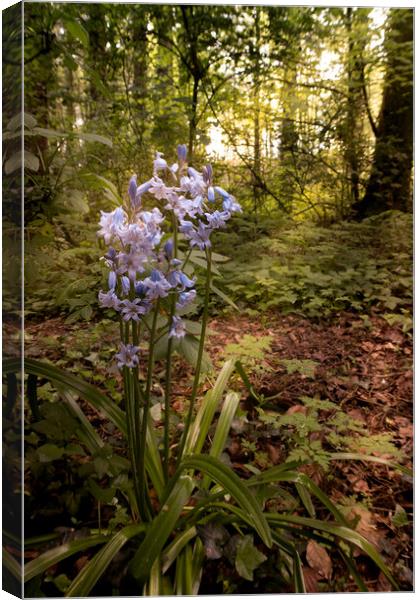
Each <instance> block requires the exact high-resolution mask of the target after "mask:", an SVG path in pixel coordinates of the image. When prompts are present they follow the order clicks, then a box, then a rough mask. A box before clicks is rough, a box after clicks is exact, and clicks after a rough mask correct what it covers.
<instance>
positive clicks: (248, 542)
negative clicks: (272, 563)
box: [235, 535, 267, 581]
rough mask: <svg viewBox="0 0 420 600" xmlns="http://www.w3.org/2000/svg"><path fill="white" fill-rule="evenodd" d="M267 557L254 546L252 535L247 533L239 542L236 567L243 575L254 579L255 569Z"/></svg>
mask: <svg viewBox="0 0 420 600" xmlns="http://www.w3.org/2000/svg"><path fill="white" fill-rule="evenodd" d="M265 560H267V557H266V556H265V555H264V554H263V553H262V552H260V551H259V550H258V549H257V548H256V547H255V546H254V538H253V536H252V535H245V536H244V537H243V538H242V539H241V540H239V542H238V546H237V551H236V559H235V567H236V570H237V572H238V573H239V575H240V576H241V577H243V578H244V579H247V580H248V581H253V579H254V571H255V569H256V568H257V567H259V566H260V564H261V563H263V562H264V561H265Z"/></svg>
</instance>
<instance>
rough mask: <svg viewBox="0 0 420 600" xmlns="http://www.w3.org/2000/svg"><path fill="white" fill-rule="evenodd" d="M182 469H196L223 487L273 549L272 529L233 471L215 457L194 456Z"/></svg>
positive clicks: (187, 459) (189, 457)
mask: <svg viewBox="0 0 420 600" xmlns="http://www.w3.org/2000/svg"><path fill="white" fill-rule="evenodd" d="M180 468H182V469H196V470H198V471H201V472H202V473H204V474H206V475H208V476H209V477H210V479H212V480H213V481H214V482H216V483H218V484H219V485H221V486H222V487H223V488H224V489H225V490H226V492H227V493H229V494H230V495H231V496H233V498H234V499H235V500H236V502H237V503H238V504H239V506H240V507H241V508H242V509H243V510H244V511H245V512H246V513H248V515H249V516H250V518H251V520H252V523H253V526H254V529H255V530H256V531H257V533H258V534H259V536H260V537H261V539H262V540H263V542H264V543H265V544H266V546H268V547H269V548H271V546H272V543H273V542H272V539H271V533H270V528H269V526H268V524H267V521H266V519H265V517H264V515H263V512H262V510H261V509H260V506H259V504H258V502H257V500H256V499H255V497H254V496H253V495H252V494H251V493H250V491H249V490H248V488H247V487H246V486H245V484H244V483H243V482H242V481H241V479H240V478H239V477H238V476H237V475H236V473H234V472H233V471H232V470H231V469H229V468H228V467H226V465H224V464H223V463H222V462H220V460H217V459H215V458H214V457H213V456H202V455H194V456H187V457H186V458H184V459H183V461H182V463H181V465H180Z"/></svg>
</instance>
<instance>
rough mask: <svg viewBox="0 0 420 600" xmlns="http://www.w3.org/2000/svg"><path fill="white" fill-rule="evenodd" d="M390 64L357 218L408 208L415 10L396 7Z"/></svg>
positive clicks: (387, 42) (388, 53)
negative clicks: (371, 156)
mask: <svg viewBox="0 0 420 600" xmlns="http://www.w3.org/2000/svg"><path fill="white" fill-rule="evenodd" d="M385 51H386V58H387V66H386V73H385V80H384V87H383V97H382V106H381V111H380V115H379V122H378V125H377V128H376V143H375V151H374V156H373V163H372V168H371V173H370V177H369V181H368V184H367V187H366V194H365V196H364V198H363V200H362V201H361V202H360V203H358V204H356V205H355V211H356V215H357V217H358V218H363V217H365V216H367V215H370V214H375V213H379V212H382V211H384V210H389V209H398V210H408V209H409V208H410V204H411V170H412V163H413V11H412V10H410V9H396V10H393V11H391V14H390V17H389V22H388V28H387V33H386V40H385Z"/></svg>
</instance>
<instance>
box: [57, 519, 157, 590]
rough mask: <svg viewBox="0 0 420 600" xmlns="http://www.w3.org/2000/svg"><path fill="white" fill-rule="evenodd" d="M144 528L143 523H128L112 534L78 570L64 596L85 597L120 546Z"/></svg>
mask: <svg viewBox="0 0 420 600" xmlns="http://www.w3.org/2000/svg"><path fill="white" fill-rule="evenodd" d="M145 528H146V525H145V524H144V523H141V524H140V525H128V526H127V527H124V529H121V531H118V533H116V534H114V535H113V536H112V538H111V539H110V540H109V542H108V543H107V544H106V546H104V548H102V549H101V550H100V551H99V552H98V553H97V554H96V555H95V556H94V557H93V558H92V559H91V560H90V561H89V562H88V563H87V565H86V566H85V567H84V568H83V569H82V570H81V571H80V573H79V574H78V575H77V577H76V578H75V579H74V580H73V581H72V583H71V584H70V587H69V588H68V590H67V592H66V597H69V598H74V597H75V596H78V597H82V598H83V597H85V596H88V595H89V592H90V591H91V589H92V588H93V586H94V585H95V584H96V582H97V581H98V579H99V578H100V577H101V576H102V574H103V573H104V571H105V569H106V568H107V567H108V566H109V564H110V562H111V561H112V559H113V558H114V557H115V556H116V555H117V554H118V552H119V551H120V550H121V548H122V547H123V546H124V545H125V544H126V543H127V542H128V540H130V539H131V538H133V537H134V536H136V535H139V534H140V533H142V532H143V531H144V530H145Z"/></svg>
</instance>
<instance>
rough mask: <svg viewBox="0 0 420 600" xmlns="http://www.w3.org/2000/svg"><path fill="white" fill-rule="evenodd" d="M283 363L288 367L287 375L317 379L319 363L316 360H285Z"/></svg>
mask: <svg viewBox="0 0 420 600" xmlns="http://www.w3.org/2000/svg"><path fill="white" fill-rule="evenodd" d="M281 363H282V364H283V365H284V366H285V367H286V369H287V373H288V374H289V375H291V374H292V373H300V375H303V377H309V378H310V379H314V377H315V369H316V367H317V365H318V363H317V362H316V361H314V360H307V359H301V360H299V359H297V358H293V359H283V360H282V361H281Z"/></svg>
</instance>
